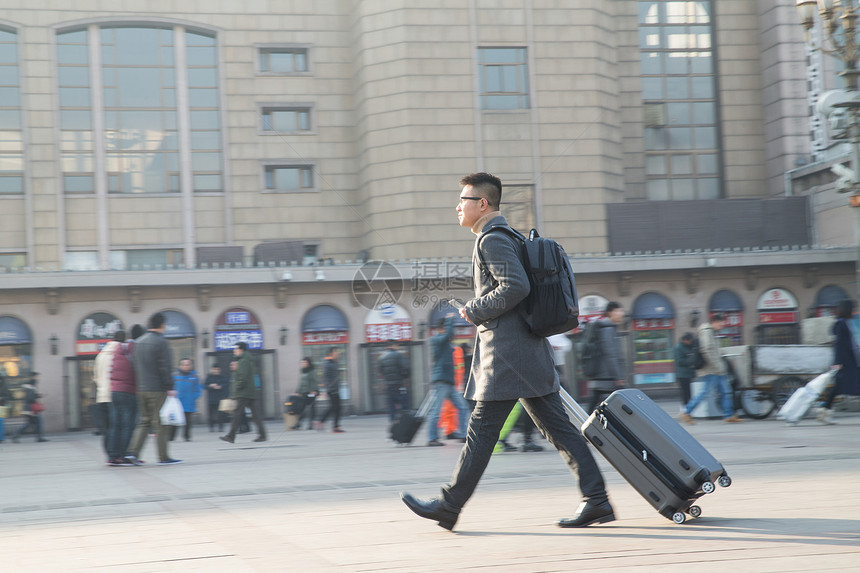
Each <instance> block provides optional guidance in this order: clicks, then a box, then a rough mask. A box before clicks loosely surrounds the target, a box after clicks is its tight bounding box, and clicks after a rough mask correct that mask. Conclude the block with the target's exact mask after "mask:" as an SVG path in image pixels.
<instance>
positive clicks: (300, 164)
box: [260, 160, 320, 193]
mask: <svg viewBox="0 0 860 573" xmlns="http://www.w3.org/2000/svg"><path fill="white" fill-rule="evenodd" d="M276 169H298V170H302V169H307V170H309V171H310V176H311V186H310V187H301V186H300V187H298V188H296V189H278V188H277V186H275V187H268V183H267V182H268V174H269V172H271V171H273V170H276ZM299 178H301V175H300V176H299ZM317 179H318V176H317V163H316V161H313V160H308V161H296V160H284V161H263V162H261V164H260V183H261V185H260V189H261V192H262V193H318V192H319V190H320V189H319V185H318V184H317Z"/></svg>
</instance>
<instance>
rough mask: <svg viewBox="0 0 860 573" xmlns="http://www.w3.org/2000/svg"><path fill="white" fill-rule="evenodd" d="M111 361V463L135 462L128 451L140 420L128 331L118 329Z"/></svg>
mask: <svg viewBox="0 0 860 573" xmlns="http://www.w3.org/2000/svg"><path fill="white" fill-rule="evenodd" d="M114 340H116V341H117V344H118V346H117V347H116V349H115V350H114V353H113V360H112V361H111V364H110V390H111V402H110V424H109V429H108V442H107V448H108V465H111V466H129V465H134V461H132V459H131V458H130V457H128V456H129V455H130V453H131V452H129V451H128V445H129V443H130V442H131V435H132V433H134V425H135V423H136V421H137V385H136V383H135V377H134V364H133V358H132V353H133V351H134V346H133V344H132V343H131V342H126V338H125V331H122V330H120V331H117V333H116V335H114Z"/></svg>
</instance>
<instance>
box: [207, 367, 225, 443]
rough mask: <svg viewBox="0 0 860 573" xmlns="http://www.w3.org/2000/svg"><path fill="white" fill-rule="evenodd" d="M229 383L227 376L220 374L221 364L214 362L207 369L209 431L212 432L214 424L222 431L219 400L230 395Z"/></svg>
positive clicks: (221, 413)
mask: <svg viewBox="0 0 860 573" xmlns="http://www.w3.org/2000/svg"><path fill="white" fill-rule="evenodd" d="M229 392H230V384H229V381H228V380H227V378H226V377H225V376H224V375H223V374H221V366H220V365H219V364H218V363H217V362H215V363H213V364H212V367H211V368H210V369H209V376H207V377H206V403H207V406H208V411H207V414H208V417H209V431H210V432H214V431H215V426H216V425H217V426H218V431H219V432H223V431H224V416H223V412H221V411H219V410H218V406H219V405H220V404H221V400H223V399H224V398H228V397H229V396H230V394H229Z"/></svg>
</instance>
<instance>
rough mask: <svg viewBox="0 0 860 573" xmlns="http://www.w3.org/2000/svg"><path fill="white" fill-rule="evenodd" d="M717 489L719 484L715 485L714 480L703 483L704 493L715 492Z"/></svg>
mask: <svg viewBox="0 0 860 573" xmlns="http://www.w3.org/2000/svg"><path fill="white" fill-rule="evenodd" d="M716 489H717V486H715V485H714V482H712V481H706V482H705V483H703V484H702V493H714V490H716Z"/></svg>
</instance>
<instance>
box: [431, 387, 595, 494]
mask: <svg viewBox="0 0 860 573" xmlns="http://www.w3.org/2000/svg"><path fill="white" fill-rule="evenodd" d="M521 402H522V403H523V406H524V407H525V409H526V411H527V412H528V414H529V416H531V417H532V419H533V420H534V421H535V424H537V427H538V429H539V430H540V433H541V434H543V436H544V437H545V438H546V439H547V440H549V442H550V443H551V444H552V445H553V446H555V448H556V449H557V450H558V453H559V454H561V457H562V458H563V459H564V461H565V462H566V463H567V465H568V467H569V468H570V471H571V472H572V473H573V474H575V475H577V477H578V478H579V489H580V491H581V492H582V496H583V497H584V498H585V499H589V500H592V501H594V502H595V503H600V502H602V501H605V500H606V499H607V496H606V485H605V484H604V481H603V476H602V475H601V474H600V469H599V468H598V467H597V462H595V460H594V456H592V455H591V451H590V450H589V449H588V444H587V443H586V442H585V438H583V437H582V435H581V434H580V433H579V431H578V430H577V429H576V428H574V427H573V424H571V423H570V420H569V419H568V417H567V415H566V414H565V413H564V406H562V403H561V398H560V397H559V395H558V392H553V393H552V394H547V395H546V396H541V397H539V398H523V399H521ZM515 403H516V400H503V401H493V402H478V403H477V405H476V406H475V410H474V411H473V412H472V416H471V418H469V429H468V432H467V434H466V444H465V445H464V446H463V449H462V450H461V451H460V459H459V460H458V462H457V467H456V468H455V469H454V475H453V477H452V478H451V482H450V483H448V484H447V485H445V486H443V487H442V497H443V499H444V500H445V502H446V503H447V504H448V505H450V506H452V507H454V508H457V509H459V508H462V507H463V506H464V505H465V504H466V502H467V501H468V500H469V498H470V497H472V493H474V491H475V488H476V487H477V486H478V482H479V481H480V479H481V476H482V475H483V474H484V470H485V469H486V468H487V464H488V463H489V462H490V457H491V456H492V454H493V448H494V447H495V445H496V442H497V441H498V439H499V432H501V429H502V426H503V425H504V423H505V420H506V419H507V417H508V415H509V414H510V413H511V410H512V409H513V407H514V404H515Z"/></svg>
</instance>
